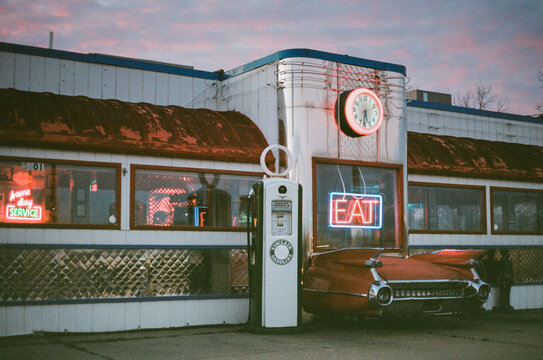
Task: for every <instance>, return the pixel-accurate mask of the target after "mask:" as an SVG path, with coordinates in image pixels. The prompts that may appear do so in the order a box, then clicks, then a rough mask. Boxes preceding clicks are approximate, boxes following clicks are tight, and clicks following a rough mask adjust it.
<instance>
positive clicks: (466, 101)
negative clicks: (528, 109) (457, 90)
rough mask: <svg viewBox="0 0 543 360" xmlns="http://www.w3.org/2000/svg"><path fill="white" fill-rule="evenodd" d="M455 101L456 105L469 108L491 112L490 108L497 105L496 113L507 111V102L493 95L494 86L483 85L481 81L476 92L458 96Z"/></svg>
mask: <svg viewBox="0 0 543 360" xmlns="http://www.w3.org/2000/svg"><path fill="white" fill-rule="evenodd" d="M454 100H455V104H456V105H458V106H463V107H468V108H474V109H479V110H489V109H490V106H491V105H492V104H494V103H496V111H498V112H503V111H506V110H507V100H504V99H501V98H499V97H498V95H496V94H493V93H492V86H491V85H485V84H483V82H482V81H481V80H479V81H477V86H476V89H475V90H471V91H468V92H467V93H465V94H463V95H456V96H455V97H454Z"/></svg>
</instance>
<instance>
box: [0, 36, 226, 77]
mask: <svg viewBox="0 0 543 360" xmlns="http://www.w3.org/2000/svg"><path fill="white" fill-rule="evenodd" d="M0 51H5V52H13V53H17V54H25V55H32V56H43V57H49V58H55V59H63V60H71V61H83V62H88V63H91V64H102V65H112V66H122V67H126V68H132V69H139V70H148V71H157V72H162V73H167V74H175V75H184V76H191V77H197V78H201V79H209V80H219V81H220V80H222V79H221V74H220V73H219V72H209V71H203V70H195V69H191V68H187V67H184V66H179V65H174V64H164V63H158V62H154V61H147V60H140V59H131V58H123V57H118V56H113V55H104V54H82V53H76V52H73V51H64V50H56V49H47V48H41V47H36V46H28V45H19V44H11V43H5V42H0Z"/></svg>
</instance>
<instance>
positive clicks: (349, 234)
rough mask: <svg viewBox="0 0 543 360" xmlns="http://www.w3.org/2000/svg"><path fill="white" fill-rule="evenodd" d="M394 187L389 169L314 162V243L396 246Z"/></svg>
mask: <svg viewBox="0 0 543 360" xmlns="http://www.w3.org/2000/svg"><path fill="white" fill-rule="evenodd" d="M396 189H397V171H396V170H393V169H386V168H377V167H368V166H356V165H337V164H322V163H318V164H316V197H317V203H316V212H317V217H316V219H315V221H316V225H317V226H316V247H317V248H318V249H323V250H324V249H334V248H346V247H368V248H377V247H383V248H398V247H399V235H398V224H397V219H398V212H399V211H400V209H399V206H398V198H397V193H396V191H397V190H396ZM343 194H345V195H343ZM349 194H350V195H349Z"/></svg>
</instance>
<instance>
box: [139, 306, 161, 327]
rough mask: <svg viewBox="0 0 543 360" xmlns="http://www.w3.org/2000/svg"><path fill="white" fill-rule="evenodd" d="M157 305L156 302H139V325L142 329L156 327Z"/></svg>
mask: <svg viewBox="0 0 543 360" xmlns="http://www.w3.org/2000/svg"><path fill="white" fill-rule="evenodd" d="M157 306H158V304H157V303H156V302H143V303H141V327H142V329H153V328H156V327H157V321H156V317H157Z"/></svg>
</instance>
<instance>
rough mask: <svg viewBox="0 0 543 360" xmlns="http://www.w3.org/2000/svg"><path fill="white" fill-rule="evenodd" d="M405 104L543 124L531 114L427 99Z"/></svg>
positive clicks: (408, 101)
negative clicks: (518, 113) (455, 104)
mask: <svg viewBox="0 0 543 360" xmlns="http://www.w3.org/2000/svg"><path fill="white" fill-rule="evenodd" d="M407 106H411V107H418V108H424V109H432V110H442V111H450V112H457V113H462V114H469V115H477V116H487V117H493V118H499V119H505V120H515V121H524V122H530V123H535V124H543V119H539V118H536V117H532V116H525V115H517V114H509V113H503V112H497V111H489V110H479V109H473V108H467V107H462V106H454V105H445V104H438V103H432V102H427V101H419V100H407Z"/></svg>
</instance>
